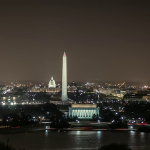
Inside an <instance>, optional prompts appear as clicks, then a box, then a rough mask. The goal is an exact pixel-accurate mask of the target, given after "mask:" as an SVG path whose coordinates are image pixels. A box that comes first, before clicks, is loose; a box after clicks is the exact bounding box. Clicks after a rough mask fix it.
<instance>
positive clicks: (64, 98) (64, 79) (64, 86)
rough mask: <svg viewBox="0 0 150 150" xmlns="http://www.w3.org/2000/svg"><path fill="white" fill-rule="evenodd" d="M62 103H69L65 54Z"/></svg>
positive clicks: (64, 58) (65, 57) (64, 57)
mask: <svg viewBox="0 0 150 150" xmlns="http://www.w3.org/2000/svg"><path fill="white" fill-rule="evenodd" d="M61 98H62V102H67V56H66V53H65V52H64V55H63V64H62V97H61Z"/></svg>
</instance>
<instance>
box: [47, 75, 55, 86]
mask: <svg viewBox="0 0 150 150" xmlns="http://www.w3.org/2000/svg"><path fill="white" fill-rule="evenodd" d="M48 87H49V88H56V83H55V80H54V79H53V77H51V80H50V81H49V84H48Z"/></svg>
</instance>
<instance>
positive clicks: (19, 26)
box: [0, 0, 150, 82]
mask: <svg viewBox="0 0 150 150" xmlns="http://www.w3.org/2000/svg"><path fill="white" fill-rule="evenodd" d="M64 51H65V52H66V54H67V61H68V80H69V81H73V80H74V81H91V80H98V81H150V5H149V3H148V1H142V0H141V1H138V0H134V1H132V0H130V1H127V0H118V1H115V0H110V1H105V2H104V1H102V0H98V1H94V0H90V1H89V0H68V1H64V0H60V1H58V0H54V1H52V0H48V1H46V0H45V1H38V0H30V1H27V0H25V1H24V0H19V1H15V0H10V1H5V0H4V1H2V0H1V1H0V80H37V81H38V80H45V81H47V82H48V80H49V79H50V77H51V76H53V77H54V79H55V80H56V81H61V70H62V68H61V67H62V55H63V52H64Z"/></svg>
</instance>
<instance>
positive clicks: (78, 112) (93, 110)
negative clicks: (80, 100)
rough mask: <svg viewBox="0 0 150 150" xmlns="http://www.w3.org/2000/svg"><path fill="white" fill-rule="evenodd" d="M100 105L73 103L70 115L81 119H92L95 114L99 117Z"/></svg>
mask: <svg viewBox="0 0 150 150" xmlns="http://www.w3.org/2000/svg"><path fill="white" fill-rule="evenodd" d="M99 111H100V109H99V107H97V105H96V104H72V106H71V107H69V116H70V117H78V118H79V119H92V117H93V115H94V114H95V115H96V116H98V117H99Z"/></svg>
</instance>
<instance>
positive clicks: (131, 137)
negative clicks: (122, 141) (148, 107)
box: [129, 131, 136, 144]
mask: <svg viewBox="0 0 150 150" xmlns="http://www.w3.org/2000/svg"><path fill="white" fill-rule="evenodd" d="M135 134H136V131H130V138H129V143H132V144H134V143H136V138H135Z"/></svg>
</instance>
